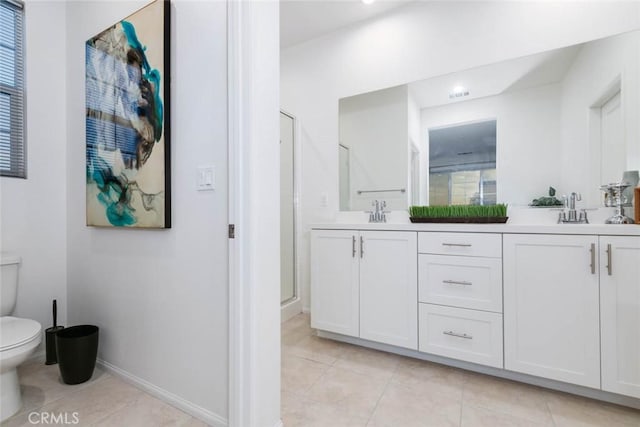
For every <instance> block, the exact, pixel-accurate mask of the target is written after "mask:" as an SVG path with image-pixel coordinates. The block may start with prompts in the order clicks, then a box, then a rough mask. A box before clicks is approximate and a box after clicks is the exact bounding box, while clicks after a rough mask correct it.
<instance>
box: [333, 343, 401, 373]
mask: <svg viewBox="0 0 640 427" xmlns="http://www.w3.org/2000/svg"><path fill="white" fill-rule="evenodd" d="M400 359H401V357H400V356H397V355H395V354H391V353H384V352H382V351H377V350H371V349H368V348H364V347H356V346H352V347H348V348H346V349H345V351H344V352H343V353H342V354H341V355H340V357H339V358H338V360H337V361H336V362H335V363H334V366H336V367H338V368H343V369H349V370H351V371H354V372H358V373H360V374H364V375H369V376H371V377H374V378H378V379H381V380H388V379H389V378H391V376H392V375H393V373H394V372H395V370H396V367H397V366H398V363H399V362H400Z"/></svg>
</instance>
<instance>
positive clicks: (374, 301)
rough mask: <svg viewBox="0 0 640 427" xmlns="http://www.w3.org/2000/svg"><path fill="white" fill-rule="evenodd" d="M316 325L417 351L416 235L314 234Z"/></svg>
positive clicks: (313, 309)
mask: <svg viewBox="0 0 640 427" xmlns="http://www.w3.org/2000/svg"><path fill="white" fill-rule="evenodd" d="M311 259H312V260H313V261H312V263H311V265H312V266H311V326H312V327H313V328H317V329H322V330H325V331H330V332H336V333H339V334H343V335H349V336H354V337H359V338H363V339H366V340H371V341H376V342H380V343H385V344H390V345H394V346H398V347H403V348H409V349H414V350H415V349H417V348H418V306H417V301H416V295H417V292H418V284H417V233H416V232H407V231H357V230H313V231H312V232H311Z"/></svg>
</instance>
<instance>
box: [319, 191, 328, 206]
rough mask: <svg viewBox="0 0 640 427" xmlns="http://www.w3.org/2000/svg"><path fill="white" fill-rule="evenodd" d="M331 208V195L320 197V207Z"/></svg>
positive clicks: (323, 194)
mask: <svg viewBox="0 0 640 427" xmlns="http://www.w3.org/2000/svg"><path fill="white" fill-rule="evenodd" d="M328 206H329V195H328V194H327V193H322V194H321V195H320V207H322V208H326V207H328Z"/></svg>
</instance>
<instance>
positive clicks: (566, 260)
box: [503, 235, 600, 388]
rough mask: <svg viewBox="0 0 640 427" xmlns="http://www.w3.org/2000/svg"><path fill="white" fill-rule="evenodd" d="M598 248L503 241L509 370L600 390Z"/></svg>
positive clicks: (592, 241) (541, 238) (575, 240)
mask: <svg viewBox="0 0 640 427" xmlns="http://www.w3.org/2000/svg"><path fill="white" fill-rule="evenodd" d="M597 243H598V241H597V238H596V237H595V236H559V235H505V236H504V239H503V244H504V248H503V253H504V261H503V266H504V332H505V336H504V344H505V345H504V347H505V368H506V369H508V370H511V371H516V372H523V373H526V374H531V375H536V376H540V377H545V378H550V379H554V380H558V381H564V382H568V383H572V384H578V385H582V386H586V387H594V388H600V339H599V338H600V336H599V335H600V334H599V329H600V328H599V295H598V266H597V262H596V257H597V246H598V245H597Z"/></svg>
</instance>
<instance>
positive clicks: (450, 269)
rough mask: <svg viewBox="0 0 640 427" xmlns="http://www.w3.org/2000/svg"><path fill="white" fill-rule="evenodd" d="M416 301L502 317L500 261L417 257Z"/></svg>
mask: <svg viewBox="0 0 640 427" xmlns="http://www.w3.org/2000/svg"><path fill="white" fill-rule="evenodd" d="M418 300H419V301H420V302H424V303H432V304H441V305H449V306H454V307H462V308H471V309H476V310H486V311H495V312H498V313H501V312H502V260H501V259H499V258H470V257H464V256H446V255H424V254H420V255H419V256H418Z"/></svg>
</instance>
